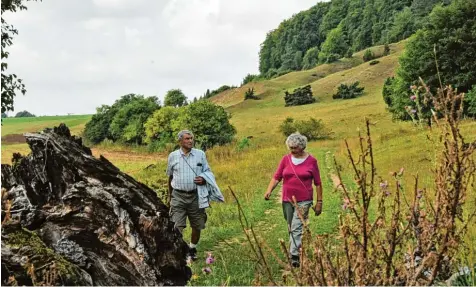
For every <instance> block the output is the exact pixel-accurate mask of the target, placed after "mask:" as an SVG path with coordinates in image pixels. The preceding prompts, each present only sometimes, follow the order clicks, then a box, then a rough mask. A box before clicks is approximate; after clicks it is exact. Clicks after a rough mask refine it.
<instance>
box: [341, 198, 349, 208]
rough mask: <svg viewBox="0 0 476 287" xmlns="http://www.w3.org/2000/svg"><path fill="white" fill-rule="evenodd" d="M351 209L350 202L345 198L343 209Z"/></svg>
mask: <svg viewBox="0 0 476 287" xmlns="http://www.w3.org/2000/svg"><path fill="white" fill-rule="evenodd" d="M349 207H350V200H349V199H348V198H344V203H343V204H342V209H343V210H346V209H347V208H349Z"/></svg>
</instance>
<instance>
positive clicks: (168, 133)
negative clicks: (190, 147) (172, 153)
mask: <svg viewBox="0 0 476 287" xmlns="http://www.w3.org/2000/svg"><path fill="white" fill-rule="evenodd" d="M194 103H195V102H194ZM184 109H185V108H174V107H163V108H161V109H160V110H157V111H155V112H154V113H153V114H152V115H151V116H150V117H149V118H148V119H147V121H146V123H145V124H144V128H145V135H144V142H145V143H149V144H150V143H152V142H153V141H156V140H158V141H160V142H162V143H166V142H174V130H173V128H172V122H173V121H175V120H176V119H177V118H178V116H179V114H180V113H183V112H184Z"/></svg>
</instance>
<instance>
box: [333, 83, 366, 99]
mask: <svg viewBox="0 0 476 287" xmlns="http://www.w3.org/2000/svg"><path fill="white" fill-rule="evenodd" d="M363 93H364V88H363V87H359V82H358V81H357V82H354V83H353V84H350V85H346V84H340V86H339V87H338V88H337V93H336V94H334V95H332V98H333V99H344V100H346V99H353V98H357V97H359V96H361V95H363Z"/></svg>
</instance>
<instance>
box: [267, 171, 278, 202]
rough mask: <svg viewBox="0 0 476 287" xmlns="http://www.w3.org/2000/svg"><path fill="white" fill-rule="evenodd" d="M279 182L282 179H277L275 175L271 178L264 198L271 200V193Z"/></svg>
mask: <svg viewBox="0 0 476 287" xmlns="http://www.w3.org/2000/svg"><path fill="white" fill-rule="evenodd" d="M279 182H280V180H277V179H275V178H274V177H273V178H272V179H271V181H270V182H269V184H268V188H267V189H266V193H265V194H264V199H266V200H269V198H270V197H271V193H272V192H273V190H274V189H275V188H276V186H277V185H278V183H279Z"/></svg>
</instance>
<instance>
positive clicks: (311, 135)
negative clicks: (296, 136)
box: [279, 117, 332, 141]
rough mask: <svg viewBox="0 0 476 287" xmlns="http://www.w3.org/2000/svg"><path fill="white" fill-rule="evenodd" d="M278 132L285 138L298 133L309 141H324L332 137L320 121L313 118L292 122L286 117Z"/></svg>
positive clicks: (291, 119)
mask: <svg viewBox="0 0 476 287" xmlns="http://www.w3.org/2000/svg"><path fill="white" fill-rule="evenodd" d="M279 131H280V132H282V133H283V135H284V136H286V137H287V136H289V135H290V134H292V133H295V132H299V133H300V134H302V135H304V136H306V137H307V139H308V140H310V141H311V140H319V139H326V138H329V137H330V136H331V135H332V132H331V131H330V130H329V129H327V128H326V127H325V126H324V124H323V123H322V120H316V119H314V118H310V119H309V120H307V121H306V120H297V121H294V119H293V118H289V117H288V118H286V119H285V120H284V121H283V123H281V125H280V126H279Z"/></svg>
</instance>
